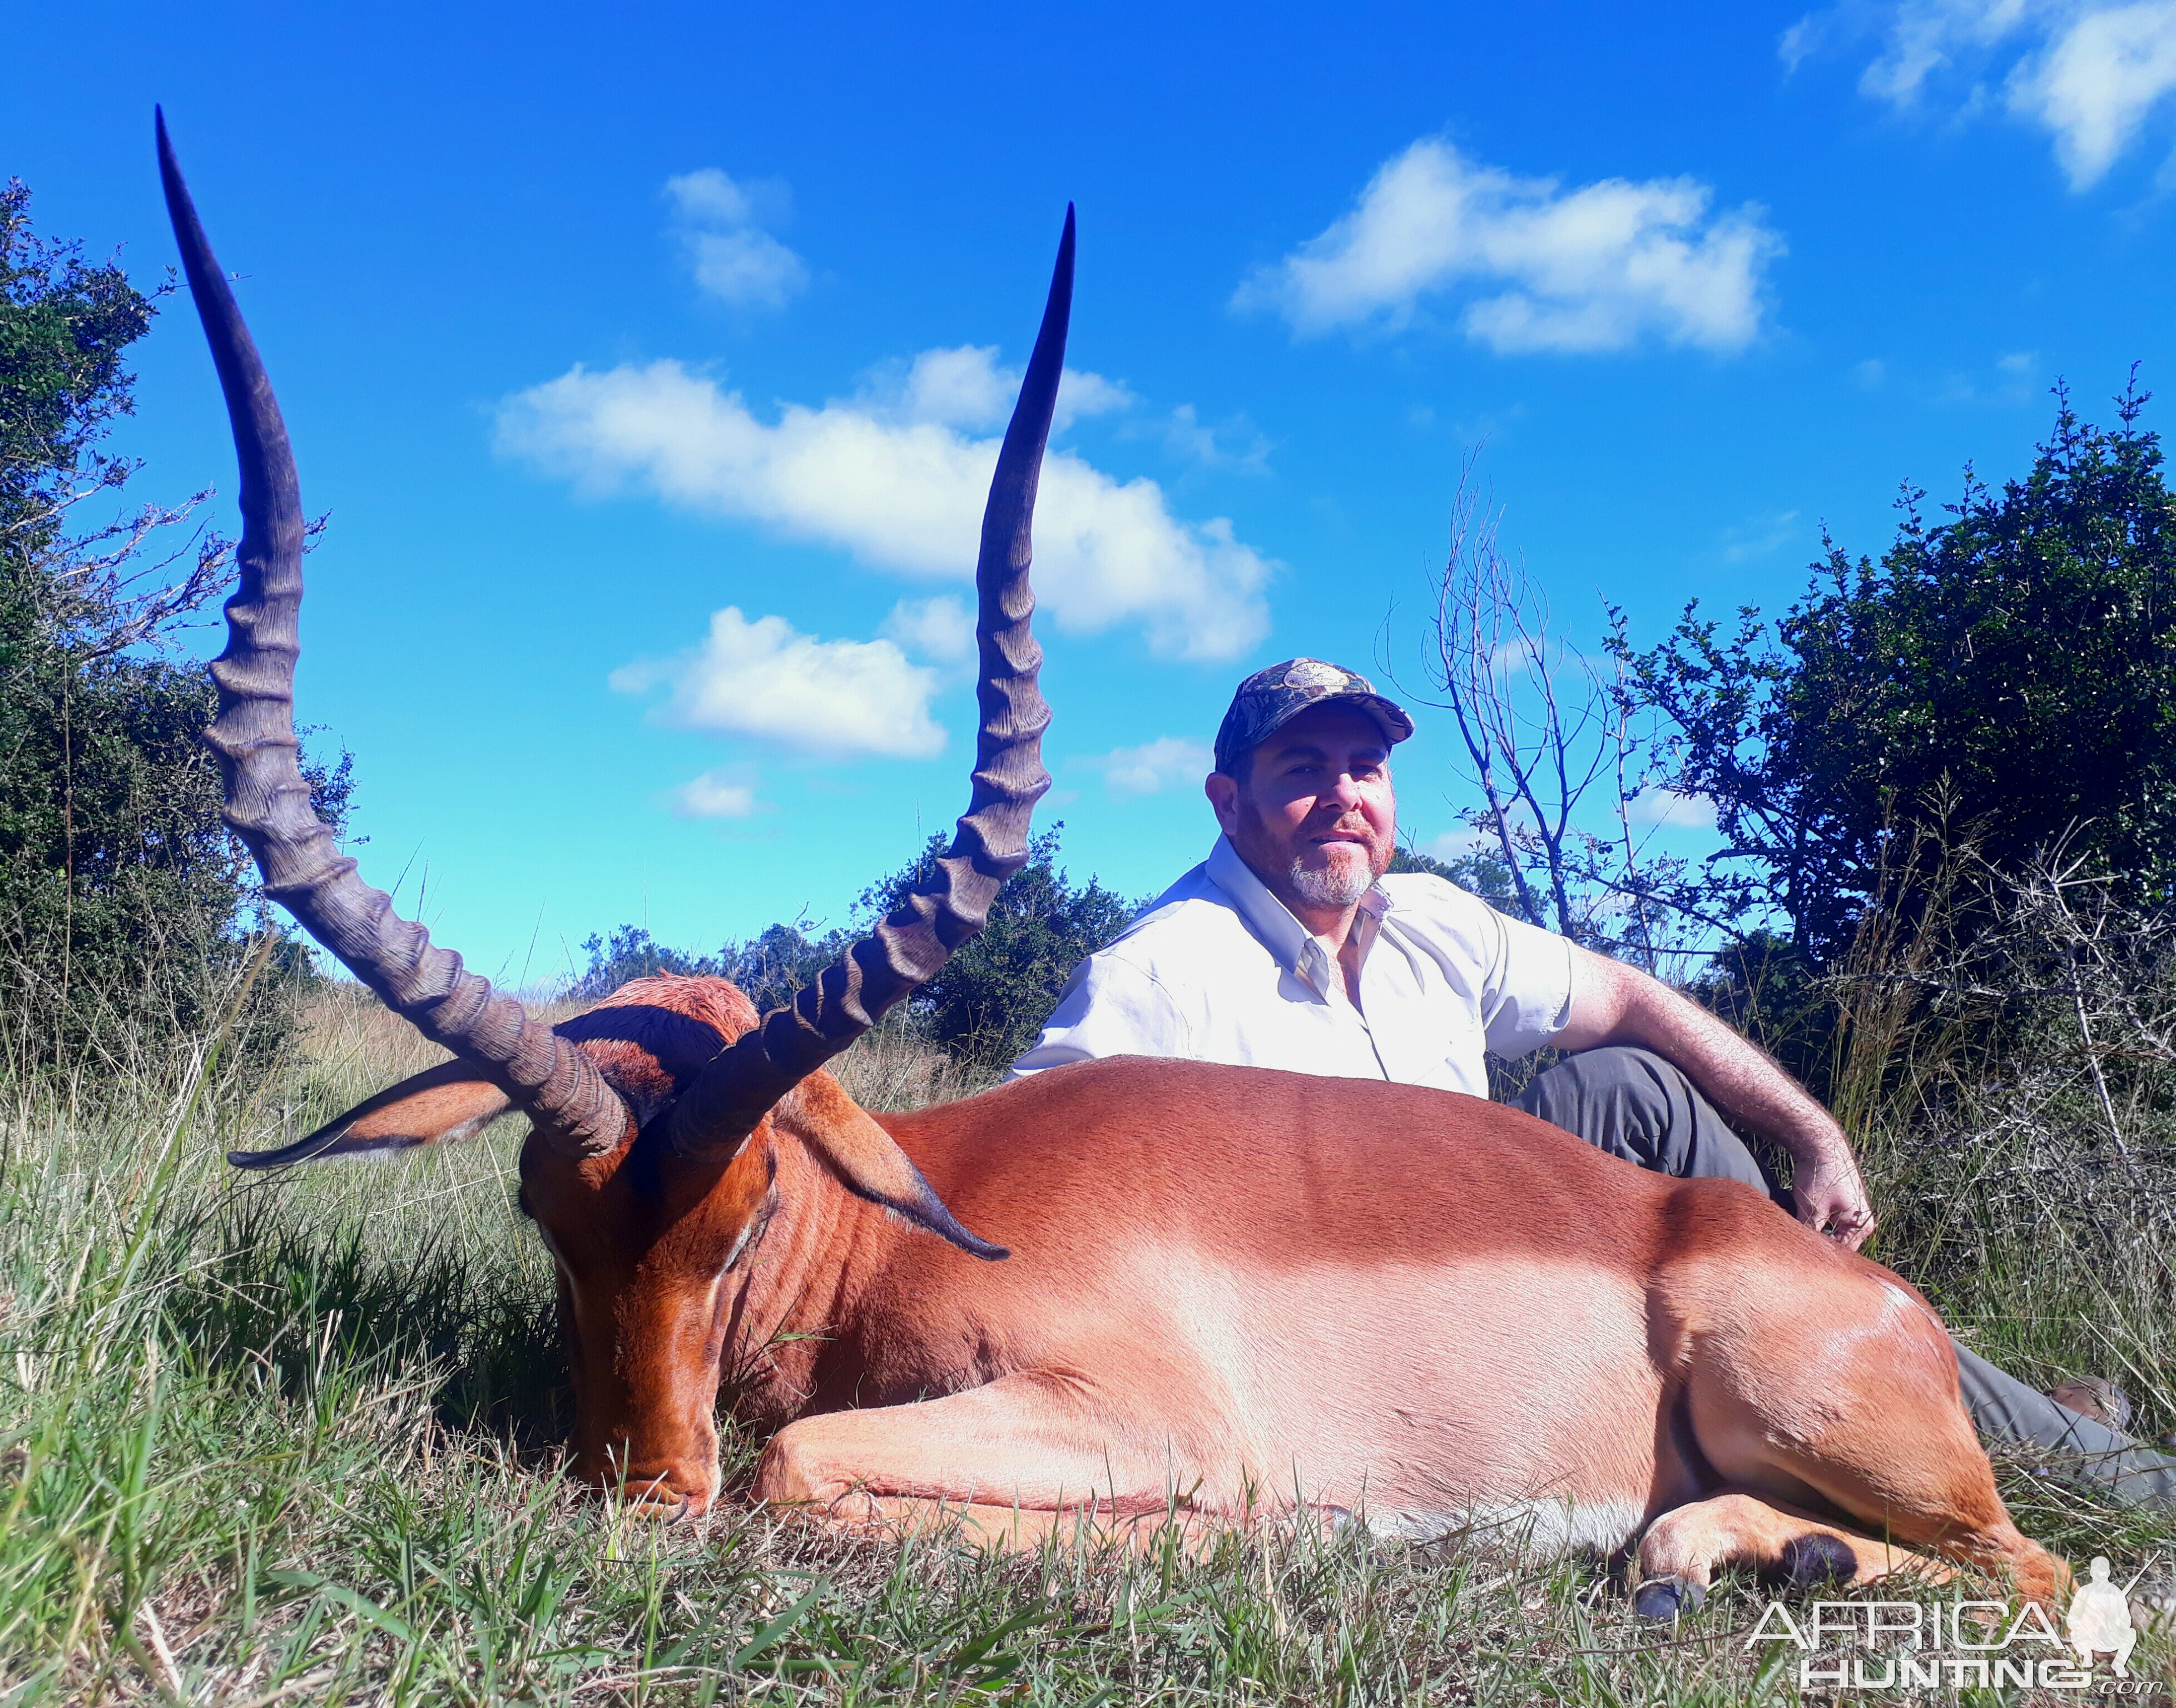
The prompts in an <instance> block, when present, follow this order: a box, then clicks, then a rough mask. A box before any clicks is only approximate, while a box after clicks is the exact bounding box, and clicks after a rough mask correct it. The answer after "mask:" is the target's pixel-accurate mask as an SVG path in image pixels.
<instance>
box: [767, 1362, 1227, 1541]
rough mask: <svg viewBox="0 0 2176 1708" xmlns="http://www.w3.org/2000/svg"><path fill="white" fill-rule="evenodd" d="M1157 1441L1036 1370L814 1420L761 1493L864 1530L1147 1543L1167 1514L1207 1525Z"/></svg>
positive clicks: (779, 1441) (781, 1445)
mask: <svg viewBox="0 0 2176 1708" xmlns="http://www.w3.org/2000/svg"><path fill="white" fill-rule="evenodd" d="M1149 1438H1150V1432H1149V1431H1145V1430H1143V1429H1141V1428H1140V1427H1139V1425H1138V1424H1137V1423H1136V1424H1134V1425H1133V1426H1131V1427H1126V1426H1122V1425H1120V1424H1118V1423H1117V1422H1114V1421H1112V1417H1111V1415H1110V1413H1109V1412H1107V1411H1106V1409H1105V1407H1104V1406H1102V1405H1100V1404H1098V1403H1097V1402H1096V1400H1095V1399H1093V1398H1092V1397H1091V1396H1090V1395H1087V1394H1085V1393H1084V1392H1083V1391H1082V1389H1081V1386H1080V1383H1079V1382H1078V1381H1077V1380H1071V1379H1064V1378H1059V1377H1053V1376H1046V1375H1042V1374H1038V1373H1019V1374H1015V1375H1010V1376H1005V1377H1001V1378H1000V1379H998V1380H997V1381H994V1382H991V1383H987V1384H985V1385H983V1386H982V1387H980V1388H971V1389H969V1390H966V1391H965V1392H964V1393H959V1394H950V1395H945V1396H944V1398H942V1399H938V1400H922V1401H915V1402H913V1403H912V1404H910V1405H905V1406H871V1407H868V1408H867V1409H864V1410H856V1411H846V1412H824V1413H821V1414H819V1415H818V1416H816V1417H803V1418H802V1419H801V1420H800V1421H799V1422H796V1423H792V1424H790V1425H788V1426H787V1427H786V1428H784V1429H782V1430H781V1431H780V1432H779V1433H778V1434H777V1436H776V1437H775V1439H773V1440H772V1442H771V1444H770V1447H769V1449H768V1450H766V1451H765V1452H764V1456H763V1461H762V1463H761V1464H760V1465H759V1466H758V1467H757V1471H756V1481H755V1490H754V1493H755V1495H756V1498H757V1499H760V1500H764V1501H769V1502H771V1503H773V1504H778V1505H782V1506H797V1507H800V1508H802V1509H804V1510H806V1511H808V1513H809V1514H810V1515H812V1516H814V1517H817V1518H819V1519H822V1520H827V1521H829V1522H831V1523H835V1524H839V1525H842V1526H854V1527H867V1526H884V1527H886V1528H889V1529H904V1528H913V1527H916V1526H922V1525H930V1526H935V1525H939V1524H950V1523H955V1522H964V1525H965V1527H966V1528H967V1529H968V1530H969V1531H970V1532H971V1534H973V1535H974V1536H976V1537H977V1538H978V1539H982V1540H985V1541H987V1542H993V1543H995V1544H997V1545H999V1546H1005V1547H1015V1548H1033V1547H1036V1546H1037V1545H1039V1544H1040V1543H1041V1542H1042V1540H1043V1538H1044V1537H1047V1536H1049V1535H1051V1534H1052V1533H1053V1531H1064V1530H1066V1529H1068V1528H1076V1529H1077V1527H1079V1526H1083V1525H1085V1526H1090V1527H1091V1528H1092V1529H1093V1530H1095V1531H1097V1532H1099V1533H1102V1534H1108V1535H1113V1536H1119V1537H1131V1538H1134V1539H1145V1537H1147V1536H1148V1535H1150V1534H1152V1533H1153V1532H1155V1531H1156V1530H1158V1529H1159V1528H1161V1526H1163V1524H1164V1522H1165V1520H1166V1519H1167V1517H1172V1518H1176V1519H1178V1520H1179V1521H1180V1522H1181V1524H1182V1527H1183V1528H1185V1529H1187V1530H1188V1531H1189V1533H1192V1532H1194V1531H1200V1530H1202V1529H1204V1528H1205V1526H1204V1525H1203V1522H1202V1520H1204V1519H1205V1517H1206V1515H1205V1514H1204V1513H1203V1512H1202V1511H1201V1509H1200V1508H1198V1507H1197V1506H1195V1505H1194V1503H1193V1502H1192V1501H1191V1500H1190V1499H1188V1498H1187V1497H1188V1495H1189V1493H1190V1491H1189V1488H1187V1487H1186V1486H1185V1484H1184V1483H1183V1482H1180V1467H1179V1466H1178V1465H1177V1464H1176V1463H1175V1461H1174V1450H1173V1449H1172V1445H1171V1444H1169V1443H1167V1442H1166V1441H1163V1440H1151V1439H1149ZM1174 1488H1176V1489H1177V1493H1176V1495H1175V1496H1174V1494H1173V1493H1172V1490H1173V1489H1174Z"/></svg>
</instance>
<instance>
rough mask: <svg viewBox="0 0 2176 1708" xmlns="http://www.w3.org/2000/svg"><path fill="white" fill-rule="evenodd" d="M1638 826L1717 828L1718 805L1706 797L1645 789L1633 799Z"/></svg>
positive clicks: (1633, 814)
mask: <svg viewBox="0 0 2176 1708" xmlns="http://www.w3.org/2000/svg"><path fill="white" fill-rule="evenodd" d="M1630 816H1631V819H1632V822H1633V823H1634V824H1667V825H1671V826H1673V827H1674V828H1675V829H1678V830H1713V829H1715V802H1713V801H1711V799H1709V798H1708V797H1706V796H1705V795H1679V794H1675V793H1673V792H1672V791H1670V790H1668V789H1642V790H1641V791H1640V792H1639V793H1638V794H1636V795H1635V796H1634V797H1632V802H1631V806H1630Z"/></svg>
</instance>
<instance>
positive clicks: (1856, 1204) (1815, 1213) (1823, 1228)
mask: <svg viewBox="0 0 2176 1708" xmlns="http://www.w3.org/2000/svg"><path fill="white" fill-rule="evenodd" d="M1795 1172H1796V1178H1795V1179H1794V1180H1793V1182H1792V1187H1791V1196H1792V1199H1793V1200H1794V1201H1795V1202H1796V1204H1797V1206H1798V1220H1799V1221H1803V1222H1804V1223H1805V1224H1806V1226H1807V1227H1810V1228H1812V1229H1813V1230H1814V1232H1816V1233H1825V1234H1826V1235H1828V1237H1830V1238H1831V1239H1833V1240H1836V1241H1839V1242H1841V1243H1842V1244H1844V1245H1845V1246H1847V1247H1848V1248H1850V1249H1852V1251H1857V1250H1858V1248H1859V1247H1860V1246H1862V1245H1863V1244H1864V1243H1866V1237H1867V1235H1869V1233H1872V1232H1874V1207H1873V1206H1872V1205H1869V1203H1868V1202H1867V1201H1866V1183H1865V1182H1864V1181H1863V1180H1861V1179H1860V1178H1858V1164H1857V1163H1856V1162H1854V1161H1852V1159H1851V1153H1850V1152H1849V1151H1847V1150H1830V1151H1825V1152H1824V1153H1823V1154H1822V1155H1821V1156H1819V1157H1818V1158H1816V1159H1815V1160H1814V1161H1813V1162H1812V1163H1811V1164H1810V1165H1809V1164H1807V1163H1804V1162H1800V1163H1798V1167H1797V1169H1796V1171H1795Z"/></svg>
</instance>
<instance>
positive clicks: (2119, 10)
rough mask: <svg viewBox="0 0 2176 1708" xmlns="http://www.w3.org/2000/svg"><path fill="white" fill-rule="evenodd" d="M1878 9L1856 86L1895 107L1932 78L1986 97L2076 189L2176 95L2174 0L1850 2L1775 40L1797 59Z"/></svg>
mask: <svg viewBox="0 0 2176 1708" xmlns="http://www.w3.org/2000/svg"><path fill="white" fill-rule="evenodd" d="M1869 17H1873V18H1878V19H1880V23H1879V24H1878V26H1877V30H1878V33H1879V35H1880V38H1881V46H1880V51H1879V52H1877V53H1876V55H1875V57H1874V59H1873V61H1872V62H1871V63H1869V65H1868V66H1867V68H1866V70H1865V72H1864V73H1863V75H1862V76H1861V77H1860V79H1859V84H1858V86H1859V89H1860V91H1861V92H1862V93H1863V94H1865V95H1869V96H1870V97H1872V98H1874V99H1875V100H1878V101H1888V102H1889V103H1890V104H1891V105H1892V106H1896V107H1898V108H1901V109H1910V108H1912V107H1915V106H1918V103H1919V102H1920V101H1921V100H1922V99H1923V97H1925V96H1927V95H1928V93H1929V91H1930V90H1934V89H1936V88H1937V87H1940V88H1944V89H1949V90H1953V91H1954V92H1955V97H1956V102H1957V104H1958V106H1960V107H1961V109H1962V110H1964V111H1967V112H1969V111H1972V110H1975V109H1977V108H1980V107H1983V106H1988V105H1990V104H1992V101H1993V100H1994V95H1992V93H1991V90H1990V83H1991V82H1999V84H2000V89H2001V95H2000V99H2001V101H2002V103H2003V105H2004V106H2005V107H2006V108H2007V109H2008V111H2009V112H2010V114H2011V116H2012V117H2016V118H2020V119H2022V120H2024V121H2025V122H2027V123H2030V124H2033V125H2037V127H2039V128H2041V129H2043V130H2044V131H2046V132H2047V133H2048V135H2049V137H2050V138H2051V139H2052V140H2053V142H2054V149H2055V158H2056V160H2058V161H2059V163H2060V164H2061V166H2062V168H2063V171H2064V174H2065V175H2066V176H2067V177H2069V179H2070V187H2071V188H2073V189H2075V190H2085V189H2089V188H2092V186H2093V185H2094V184H2097V183H2098V182H2100V181H2101V179H2102V178H2103V177H2106V176H2107V175H2108V171H2109V169H2110V168H2111V167H2113V166H2114V165H2115V163H2116V161H2117V160H2119V159H2121V158H2122V156H2123V155H2124V153H2125V152H2127V151H2128V150H2130V147H2131V145H2132V144H2134V143H2135V141H2136V140H2137V139H2138V137H2139V134H2140V133H2141V131H2142V130H2143V129H2144V128H2145V127H2146V122H2147V121H2148V120H2149V118H2151V117H2152V115H2153V113H2154V112H2155V110H2156V109H2157V108H2159V107H2161V106H2162V105H2163V103H2164V102H2166V101H2168V98H2169V97H2170V96H2171V95H2176V0H2124V3H2116V4H2108V3H2106V0H1901V3H1899V4H1895V5H1890V6H1885V7H1882V8H1879V10H1878V11H1876V12H1874V13H1871V14H1869V12H1868V11H1867V10H1866V9H1865V8H1863V7H1858V6H1846V7H1839V8H1834V9H1832V10H1831V11H1829V12H1825V13H1816V14H1809V16H1808V17H1806V18H1804V19H1801V20H1800V21H1799V22H1798V24H1794V25H1792V28H1791V29H1790V30H1787V31H1786V32H1785V33H1784V36H1783V40H1782V43H1781V44H1780V49H1779V51H1780V52H1782V55H1783V57H1784V60H1785V63H1787V65H1792V66H1795V65H1796V63H1798V60H1800V59H1802V58H1803V57H1805V56H1806V54H1807V53H1809V52H1814V51H1818V49H1819V48H1820V46H1822V45H1823V44H1824V43H1825V41H1828V40H1829V39H1831V38H1836V37H1848V36H1850V35H1854V34H1862V33H1863V29H1861V28H1856V27H1854V26H1858V25H1863V24H1864V22H1865V21H1866V20H1867V19H1869Z"/></svg>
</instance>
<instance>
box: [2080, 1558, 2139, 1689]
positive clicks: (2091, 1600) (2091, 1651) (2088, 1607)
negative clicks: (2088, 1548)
mask: <svg viewBox="0 0 2176 1708" xmlns="http://www.w3.org/2000/svg"><path fill="white" fill-rule="evenodd" d="M2066 1624H2068V1625H2069V1628H2070V1646H2071V1647H2072V1648H2074V1649H2075V1650H2076V1651H2078V1658H2079V1659H2080V1660H2081V1661H2082V1662H2085V1663H2086V1665H2087V1666H2089V1667H2090V1666H2091V1665H2092V1662H2093V1656H2095V1655H2096V1654H2103V1653H2104V1654H2112V1655H2113V1656H2115V1675H2116V1677H2117V1678H2129V1677H2130V1667H2128V1666H2127V1665H2126V1664H2125V1663H2126V1662H2129V1661H2130V1651H2131V1649H2132V1646H2133V1645H2135V1644H2136V1643H2137V1641H2138V1633H2137V1632H2136V1631H2135V1630H2133V1629H2131V1628H2130V1599H2129V1597H2128V1596H2125V1595H2124V1592H2123V1591H2121V1590H2119V1589H2118V1588H2117V1587H2116V1586H2114V1585H2113V1584H2112V1583H2110V1582H2109V1581H2108V1560H2107V1558H2106V1557H2105V1556H2103V1555H2099V1554H2096V1555H2095V1556H2094V1557H2093V1564H2092V1577H2091V1578H2089V1579H2088V1580H2086V1582H2084V1583H2082V1584H2080V1585H2079V1586H2078V1592H2077V1594H2076V1595H2075V1596H2072V1597H2071V1598H2070V1617H2069V1618H2068V1620H2067V1621H2066Z"/></svg>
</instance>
